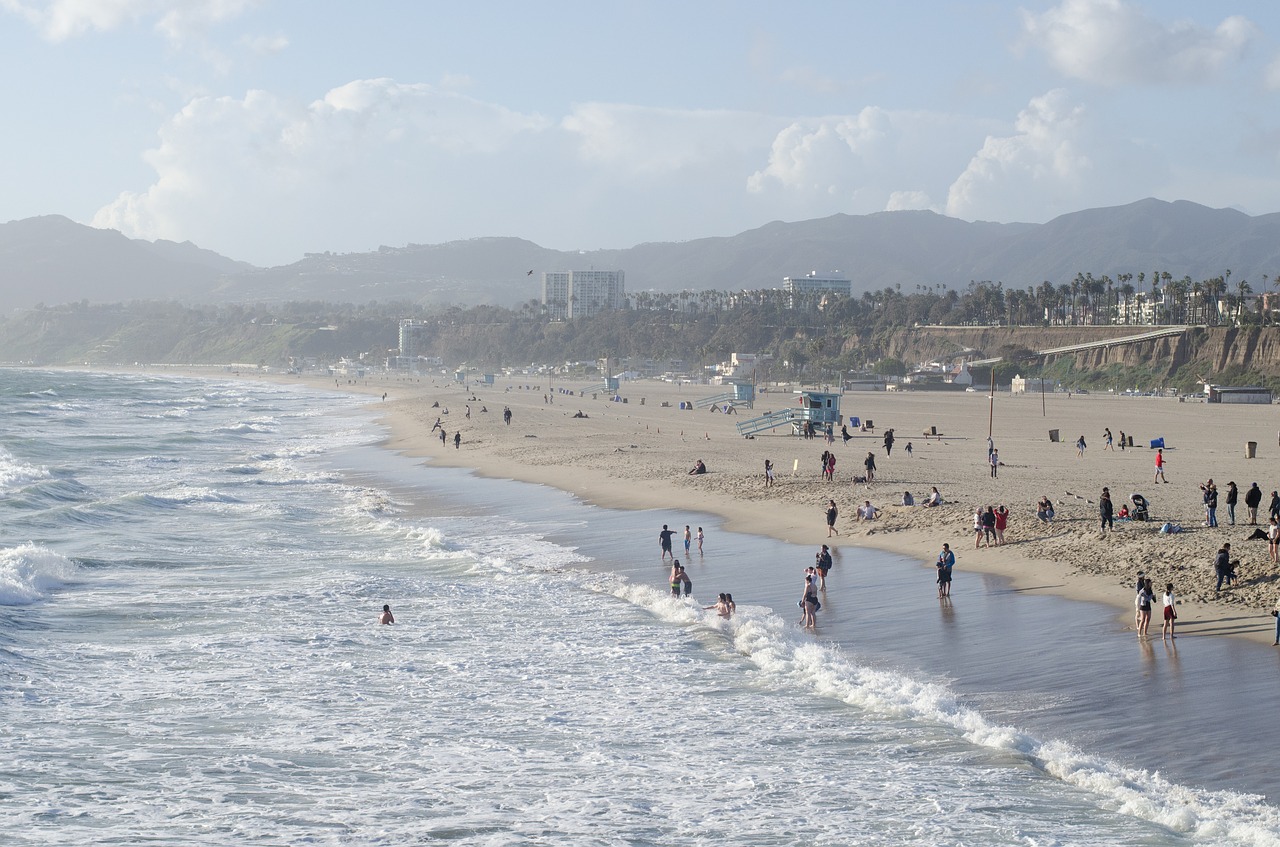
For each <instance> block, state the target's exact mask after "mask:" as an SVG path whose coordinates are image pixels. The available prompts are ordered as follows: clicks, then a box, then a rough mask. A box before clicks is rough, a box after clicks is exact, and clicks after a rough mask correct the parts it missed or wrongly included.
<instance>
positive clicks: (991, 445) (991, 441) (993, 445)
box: [987, 433, 996, 459]
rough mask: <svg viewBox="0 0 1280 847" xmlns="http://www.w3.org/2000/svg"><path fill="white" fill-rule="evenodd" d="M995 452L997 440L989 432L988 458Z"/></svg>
mask: <svg viewBox="0 0 1280 847" xmlns="http://www.w3.org/2000/svg"><path fill="white" fill-rule="evenodd" d="M994 452H996V442H995V439H994V438H992V437H991V435H990V433H988V434H987V458H988V459H990V458H991V454H992V453H994Z"/></svg>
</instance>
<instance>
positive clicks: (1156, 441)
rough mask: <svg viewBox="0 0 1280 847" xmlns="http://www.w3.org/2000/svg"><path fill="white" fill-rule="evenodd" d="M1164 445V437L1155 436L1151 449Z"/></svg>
mask: <svg viewBox="0 0 1280 847" xmlns="http://www.w3.org/2000/svg"><path fill="white" fill-rule="evenodd" d="M1163 446H1164V438H1163V437H1161V438H1153V439H1151V449H1152V450H1154V449H1156V448H1157V447H1163Z"/></svg>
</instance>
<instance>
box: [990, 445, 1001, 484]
mask: <svg viewBox="0 0 1280 847" xmlns="http://www.w3.org/2000/svg"><path fill="white" fill-rule="evenodd" d="M987 461H988V462H990V463H991V478H992V479H996V478H998V477H999V471H1000V451H999V450H992V451H991V455H989V456H987Z"/></svg>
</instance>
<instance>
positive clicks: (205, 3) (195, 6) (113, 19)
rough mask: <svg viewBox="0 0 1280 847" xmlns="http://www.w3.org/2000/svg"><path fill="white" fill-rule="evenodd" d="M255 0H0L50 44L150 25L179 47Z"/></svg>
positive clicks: (226, 19)
mask: <svg viewBox="0 0 1280 847" xmlns="http://www.w3.org/2000/svg"><path fill="white" fill-rule="evenodd" d="M258 2H260V0H43V2H41V0H0V9H4V10H6V11H8V12H10V13H13V14H16V15H18V16H19V17H21V18H23V19H24V20H26V21H27V22H28V23H29V24H31V25H32V26H34V27H36V28H37V29H39V30H40V31H41V32H42V33H43V34H44V37H45V38H47V39H49V40H50V41H65V40H67V39H69V38H74V37H76V36H78V35H83V34H84V33H86V32H90V31H93V30H99V31H108V30H113V29H117V28H118V27H121V26H124V25H125V24H128V23H133V22H136V21H143V20H153V21H154V24H153V25H154V27H155V29H156V31H157V32H159V33H160V34H162V35H163V36H165V37H166V38H168V39H169V40H170V41H174V42H182V41H185V40H186V39H188V38H190V37H191V36H192V35H194V34H197V33H200V32H203V31H204V30H205V29H206V28H208V27H209V26H212V25H214V24H218V23H222V22H224V21H228V20H231V19H233V18H236V17H239V16H240V15H241V14H242V13H243V12H244V11H245V10H246V9H247V8H249V7H251V6H253V5H256V4H257V3H258Z"/></svg>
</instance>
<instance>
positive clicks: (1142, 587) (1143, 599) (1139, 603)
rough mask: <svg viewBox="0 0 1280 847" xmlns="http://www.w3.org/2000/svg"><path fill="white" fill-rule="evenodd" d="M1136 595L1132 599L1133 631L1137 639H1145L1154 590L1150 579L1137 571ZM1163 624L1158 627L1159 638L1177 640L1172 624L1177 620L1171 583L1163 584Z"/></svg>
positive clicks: (1154, 596) (1175, 600)
mask: <svg viewBox="0 0 1280 847" xmlns="http://www.w3.org/2000/svg"><path fill="white" fill-rule="evenodd" d="M1137 590H1138V593H1137V594H1136V595H1135V596H1134V598H1133V608H1134V629H1136V630H1137V632H1138V638H1146V637H1147V630H1148V628H1149V627H1150V626H1151V607H1152V604H1154V603H1155V599H1156V595H1155V590H1154V589H1153V588H1152V587H1151V578H1150V577H1148V576H1146V575H1144V574H1143V573H1142V571H1138V585H1137ZM1163 618H1164V623H1163V624H1162V625H1161V627H1160V637H1161V639H1162V640H1164V639H1172V638H1177V637H1178V636H1176V635H1174V634H1173V632H1174V622H1175V621H1177V619H1178V603H1177V598H1175V597H1174V594H1173V583H1172V582H1168V583H1165V586H1164V615H1163Z"/></svg>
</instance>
